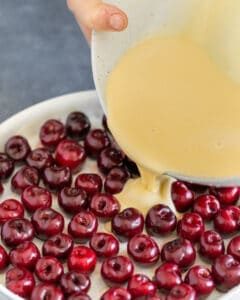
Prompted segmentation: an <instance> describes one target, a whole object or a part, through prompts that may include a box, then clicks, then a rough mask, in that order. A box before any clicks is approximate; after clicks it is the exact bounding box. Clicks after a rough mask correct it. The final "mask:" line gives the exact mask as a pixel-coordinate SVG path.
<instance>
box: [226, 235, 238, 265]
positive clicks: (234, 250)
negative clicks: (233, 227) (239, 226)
mask: <svg viewBox="0 0 240 300" xmlns="http://www.w3.org/2000/svg"><path fill="white" fill-rule="evenodd" d="M227 253H228V254H230V255H232V256H233V257H234V258H235V259H237V260H238V261H240V236H239V235H238V236H235V237H234V238H233V239H232V240H231V241H230V242H229V244H228V247H227Z"/></svg>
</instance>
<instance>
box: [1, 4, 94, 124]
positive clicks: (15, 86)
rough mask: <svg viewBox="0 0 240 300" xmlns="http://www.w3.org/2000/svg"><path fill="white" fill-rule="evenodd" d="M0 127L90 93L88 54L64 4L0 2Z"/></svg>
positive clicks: (76, 26)
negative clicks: (35, 108) (42, 106)
mask: <svg viewBox="0 0 240 300" xmlns="http://www.w3.org/2000/svg"><path fill="white" fill-rule="evenodd" d="M0 7H1V10H0V122H2V121H3V120H5V119H6V118H8V117H9V116H11V115H13V114H15V113H17V112H19V111H20V110H22V109H24V108H25V107H28V106H30V105H33V104H35V103H38V102H40V101H42V100H45V99H49V98H51V97H56V96H59V95H62V94H66V93H71V92H75V91H80V90H86V89H92V88H93V87H94V84H93V80H92V74H91V65H90V51H89V48H88V46H87V44H86V42H85V40H84V37H83V35H82V34H81V32H80V30H79V28H78V25H77V24H76V23H75V20H74V18H73V16H72V15H71V13H70V12H69V11H68V9H67V5H66V0H50V1H49V0H40V1H39V0H24V1H19V0H11V1H9V0H0Z"/></svg>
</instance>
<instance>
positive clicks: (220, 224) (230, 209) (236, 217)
mask: <svg viewBox="0 0 240 300" xmlns="http://www.w3.org/2000/svg"><path fill="white" fill-rule="evenodd" d="M239 226H240V208H239V207H237V206H231V205H230V206H227V207H225V208H222V209H220V210H219V212H218V214H217V215H216V216H215V218H214V227H215V229H216V230H217V231H218V232H219V233H221V234H232V233H234V232H235V231H236V230H238V229H239Z"/></svg>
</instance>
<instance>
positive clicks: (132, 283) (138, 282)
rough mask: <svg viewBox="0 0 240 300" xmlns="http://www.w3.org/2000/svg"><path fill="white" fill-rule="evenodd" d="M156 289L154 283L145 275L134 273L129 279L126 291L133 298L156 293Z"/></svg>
mask: <svg viewBox="0 0 240 300" xmlns="http://www.w3.org/2000/svg"><path fill="white" fill-rule="evenodd" d="M156 290H157V287H156V284H155V283H154V282H153V281H151V280H150V278H149V277H147V276H146V275H143V274H135V275H133V276H132V277H131V278H130V279H129V282H128V291H129V292H130V294H131V295H132V297H133V298H134V299H138V298H141V297H147V296H154V295H155V294H156Z"/></svg>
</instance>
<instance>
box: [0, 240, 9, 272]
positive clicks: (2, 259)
mask: <svg viewBox="0 0 240 300" xmlns="http://www.w3.org/2000/svg"><path fill="white" fill-rule="evenodd" d="M8 264H9V256H8V253H7V251H6V250H5V249H4V248H3V246H1V245H0V271H2V270H3V269H5V268H6V267H7V266H8Z"/></svg>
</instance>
